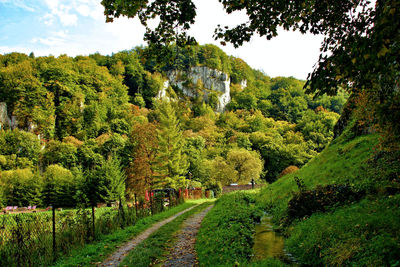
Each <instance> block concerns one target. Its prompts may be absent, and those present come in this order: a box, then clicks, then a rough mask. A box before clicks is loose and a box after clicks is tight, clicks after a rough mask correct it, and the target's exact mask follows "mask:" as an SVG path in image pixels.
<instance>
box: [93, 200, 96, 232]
mask: <svg viewBox="0 0 400 267" xmlns="http://www.w3.org/2000/svg"><path fill="white" fill-rule="evenodd" d="M95 227H96V226H95V219H94V205H92V229H93V240H94V239H95V238H96V228H95Z"/></svg>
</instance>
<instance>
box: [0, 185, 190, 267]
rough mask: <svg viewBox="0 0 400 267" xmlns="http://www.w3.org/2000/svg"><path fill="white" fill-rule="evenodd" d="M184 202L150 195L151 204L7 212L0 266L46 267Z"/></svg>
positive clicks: (2, 219)
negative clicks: (73, 252) (100, 236)
mask: <svg viewBox="0 0 400 267" xmlns="http://www.w3.org/2000/svg"><path fill="white" fill-rule="evenodd" d="M181 202H183V194H168V197H166V196H165V194H162V193H155V194H152V196H151V197H150V201H143V200H140V201H136V200H135V202H134V204H125V205H122V203H119V205H118V206H117V207H113V208H95V207H90V208H81V209H75V210H61V209H55V208H53V209H51V210H48V211H36V212H35V211H30V212H10V213H7V212H5V214H1V215H0V266H49V265H51V264H52V263H54V261H55V260H56V259H57V258H58V257H59V256H61V255H64V254H67V253H68V252H70V251H71V249H73V248H75V247H78V246H82V245H84V244H86V243H89V242H92V241H93V240H95V239H96V238H97V237H98V236H99V235H101V234H109V233H111V232H113V231H115V230H117V229H121V228H124V227H126V226H129V225H134V224H135V223H136V221H137V220H138V219H140V218H143V217H146V216H150V215H152V214H156V213H159V212H161V211H163V210H165V209H168V208H171V207H173V206H176V205H178V204H179V203H181Z"/></svg>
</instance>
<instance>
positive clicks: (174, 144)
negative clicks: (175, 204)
mask: <svg viewBox="0 0 400 267" xmlns="http://www.w3.org/2000/svg"><path fill="white" fill-rule="evenodd" d="M156 108H157V109H158V112H159V115H160V116H159V120H160V124H159V129H157V138H158V149H157V152H156V157H155V162H154V164H153V170H154V172H155V177H154V178H155V179H154V180H155V183H154V188H168V187H171V188H179V187H185V186H186V184H187V181H186V178H185V176H184V175H185V174H186V173H187V169H188V161H187V159H186V156H185V154H184V153H183V148H184V139H183V136H182V131H181V129H180V126H179V121H178V119H177V117H176V114H175V110H174V108H173V107H172V106H171V103H169V102H168V101H161V102H159V103H157V104H156Z"/></svg>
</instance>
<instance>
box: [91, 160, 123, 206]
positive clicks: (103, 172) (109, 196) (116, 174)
mask: <svg viewBox="0 0 400 267" xmlns="http://www.w3.org/2000/svg"><path fill="white" fill-rule="evenodd" d="M96 175H97V176H99V177H102V179H104V181H105V183H104V184H103V188H102V189H103V190H104V192H105V194H104V195H103V199H104V201H105V202H107V203H111V202H113V201H121V200H122V199H124V197H125V196H124V194H125V180H126V176H125V172H124V171H123V169H122V168H121V163H120V161H119V160H118V159H117V158H116V157H115V156H114V157H110V158H109V159H108V160H107V161H106V162H104V164H103V165H102V166H101V167H99V168H98V170H97V174H96Z"/></svg>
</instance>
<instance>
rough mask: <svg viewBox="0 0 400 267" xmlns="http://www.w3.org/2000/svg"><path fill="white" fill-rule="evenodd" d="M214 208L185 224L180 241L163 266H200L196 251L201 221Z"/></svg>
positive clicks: (191, 218) (198, 214)
mask: <svg viewBox="0 0 400 267" xmlns="http://www.w3.org/2000/svg"><path fill="white" fill-rule="evenodd" d="M212 207H213V205H211V206H209V207H207V208H206V209H205V210H203V211H202V212H200V213H197V214H195V215H193V216H192V217H190V218H188V219H187V220H186V221H185V222H184V223H183V226H182V230H181V231H180V232H179V233H178V235H177V239H178V240H177V242H176V244H175V246H174V247H173V248H172V249H171V253H170V255H169V256H168V259H167V260H166V261H165V262H164V264H163V266H167V267H175V266H182V267H183V266H185V267H186V266H198V263H197V254H196V251H195V249H194V245H195V243H196V236H197V232H198V231H199V229H200V224H201V221H202V220H203V218H204V216H206V214H207V213H208V212H209V211H210V210H211V208H212Z"/></svg>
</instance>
